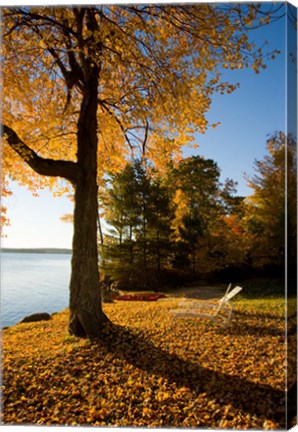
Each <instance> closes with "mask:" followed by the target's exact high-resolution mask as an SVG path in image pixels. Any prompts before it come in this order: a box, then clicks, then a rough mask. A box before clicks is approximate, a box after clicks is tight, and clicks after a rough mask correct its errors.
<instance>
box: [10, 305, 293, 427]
mask: <svg viewBox="0 0 298 432" xmlns="http://www.w3.org/2000/svg"><path fill="white" fill-rule="evenodd" d="M176 305H177V300H176V299H163V300H159V301H158V302H141V301H139V302H138V301H136V302H129V301H127V302H125V301H121V302H115V303H112V304H105V305H104V309H105V312H106V313H107V315H108V316H109V317H110V319H111V321H112V322H113V326H111V327H110V329H109V331H108V332H107V334H106V335H105V337H104V338H103V340H102V341H92V342H90V341H89V340H82V339H79V338H74V337H71V336H68V335H67V320H68V312H67V310H66V311H63V312H61V313H58V314H55V315H54V316H53V319H52V320H51V321H47V322H39V323H31V324H20V325H16V326H14V327H11V328H10V329H7V330H5V331H3V359H2V362H3V363H2V364H3V383H2V384H3V421H4V422H5V423H18V424H24V423H30V424H46V425H50V424H51V425H55V424H60V425H78V424H79V425H102V426H133V425H134V426H150V427H158V426H163V427H195V428H200V427H203V428H209V427H211V428H229V429H231V428H238V429H246V428H257V429H260V428H261V429H280V428H284V427H285V411H284V406H285V400H284V389H285V322H284V319H283V304H282V301H281V300H280V301H278V300H274V299H272V300H266V301H263V303H262V301H261V300H258V301H253V300H246V301H245V300H243V301H239V302H237V305H236V308H235V309H236V311H235V313H234V315H233V318H232V321H231V325H230V326H228V327H220V326H218V325H217V324H215V323H213V322H209V321H204V320H200V319H185V318H179V319H178V318H176V319H175V318H173V316H172V315H170V314H169V312H168V311H169V309H171V308H173V307H175V306H176Z"/></svg>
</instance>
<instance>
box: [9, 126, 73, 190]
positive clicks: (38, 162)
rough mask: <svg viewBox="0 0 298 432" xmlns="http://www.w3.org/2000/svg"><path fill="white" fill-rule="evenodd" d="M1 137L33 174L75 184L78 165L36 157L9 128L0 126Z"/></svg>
mask: <svg viewBox="0 0 298 432" xmlns="http://www.w3.org/2000/svg"><path fill="white" fill-rule="evenodd" d="M1 136H2V137H3V136H5V138H6V140H7V143H8V144H9V145H10V147H11V148H12V149H13V150H14V151H15V152H16V153H18V155H19V156H21V158H22V159H23V160H24V162H26V163H27V164H28V165H29V166H30V168H32V169H33V170H34V171H35V172H37V173H38V174H41V175H45V176H51V177H63V178H65V179H67V180H69V181H71V182H72V183H73V184H76V183H77V179H78V175H79V167H78V164H77V163H75V162H71V161H64V160H54V159H45V158H42V157H40V156H38V155H37V154H36V153H35V151H34V150H32V149H31V148H30V147H28V146H27V144H25V143H24V142H23V141H22V140H21V139H20V138H19V137H18V135H17V134H16V133H15V131H14V130H13V129H11V128H10V127H9V126H6V125H2V127H1Z"/></svg>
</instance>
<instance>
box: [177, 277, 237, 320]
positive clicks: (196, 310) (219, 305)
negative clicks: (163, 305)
mask: <svg viewBox="0 0 298 432" xmlns="http://www.w3.org/2000/svg"><path fill="white" fill-rule="evenodd" d="M231 286H232V285H231V284H230V285H229V286H228V288H227V291H226V293H225V295H224V296H223V297H222V298H221V299H219V300H218V301H216V302H207V301H203V302H198V301H187V300H185V301H183V302H182V303H179V306H180V308H177V309H171V310H170V313H171V314H173V315H174V316H175V317H193V318H206V319H211V320H215V321H222V322H223V323H228V322H229V321H230V318H231V315H232V312H233V306H232V304H231V303H230V300H231V299H232V298H233V297H235V295H237V294H238V293H239V292H240V291H241V290H242V287H240V286H236V287H235V288H233V289H232V290H231V291H230V289H231Z"/></svg>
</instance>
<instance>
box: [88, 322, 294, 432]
mask: <svg viewBox="0 0 298 432" xmlns="http://www.w3.org/2000/svg"><path fill="white" fill-rule="evenodd" d="M93 343H96V344H98V350H101V352H102V350H106V351H107V352H111V353H113V355H115V356H117V357H119V358H121V359H124V360H125V361H126V362H128V363H130V364H131V365H133V366H134V367H136V368H139V369H141V370H143V371H146V372H148V373H150V374H154V375H157V376H160V377H163V378H166V379H167V380H168V381H169V382H170V383H175V384H176V385H177V386H178V387H188V388H189V389H190V390H192V391H193V392H194V393H195V394H196V395H197V396H198V395H199V394H200V393H207V395H208V397H209V398H210V399H216V400H218V401H219V402H220V403H224V404H225V405H226V404H230V405H232V406H233V407H234V408H235V409H237V410H243V411H245V412H247V413H249V414H250V415H257V416H259V417H262V416H264V417H265V418H269V419H272V420H275V421H278V422H279V423H280V425H281V426H282V427H284V426H285V424H286V421H285V418H286V412H285V393H284V392H283V391H281V390H278V389H275V388H273V387H271V386H269V385H262V384H257V383H254V382H252V381H249V380H247V379H244V378H241V377H236V376H231V375H228V374H224V373H219V372H216V371H213V370H211V369H208V368H206V367H202V366H200V365H198V364H197V363H194V362H191V361H187V360H184V359H182V358H181V357H179V356H178V355H176V354H172V353H169V352H167V351H166V350H164V349H162V348H160V347H158V346H156V345H154V344H153V343H152V342H151V341H150V340H148V338H146V337H145V336H144V335H142V334H140V333H137V332H135V331H132V330H131V329H127V328H124V327H122V326H119V325H115V324H109V326H108V328H107V329H106V331H105V332H104V338H103V339H100V340H94V341H93Z"/></svg>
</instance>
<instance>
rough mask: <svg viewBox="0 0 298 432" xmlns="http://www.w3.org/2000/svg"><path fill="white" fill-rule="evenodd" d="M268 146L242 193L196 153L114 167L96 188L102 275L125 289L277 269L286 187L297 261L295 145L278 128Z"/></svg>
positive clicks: (280, 266)
mask: <svg viewBox="0 0 298 432" xmlns="http://www.w3.org/2000/svg"><path fill="white" fill-rule="evenodd" d="M267 150H268V154H267V155H266V156H265V157H264V159H263V160H261V161H256V162H255V175H254V176H253V177H252V178H250V179H248V183H249V186H250V187H251V188H252V195H251V196H250V197H246V198H244V197H241V196H237V195H236V183H235V182H234V181H233V180H230V179H227V180H226V181H225V183H224V184H222V183H221V182H220V180H219V178H220V170H219V168H218V166H217V164H216V162H214V161H213V160H210V159H204V158H203V157H201V156H192V157H188V158H185V159H182V160H180V161H179V162H176V163H174V162H171V163H169V165H168V169H167V170H166V171H162V172H160V171H158V170H157V169H156V168H155V167H154V166H153V164H152V163H151V162H150V161H149V160H147V159H145V158H141V159H134V160H131V161H129V162H128V163H127V165H126V166H125V168H124V169H123V170H122V171H120V172H118V173H116V174H115V173H113V174H112V173H111V174H110V175H109V176H107V177H106V179H105V182H104V183H105V184H104V187H102V188H100V193H99V200H100V208H101V211H102V216H103V217H104V219H105V220H106V221H107V223H108V226H109V229H108V232H107V233H106V234H105V235H104V236H101V241H100V253H101V267H102V269H101V270H102V273H103V274H104V275H106V276H108V277H110V278H111V280H115V281H117V282H118V283H119V284H120V286H122V287H123V288H128V289H158V288H159V287H160V286H164V285H165V284H169V283H175V282H177V283H179V282H181V280H185V279H192V278H197V277H204V278H210V277H211V278H217V279H218V278H219V279H222V280H225V279H228V280H232V279H233V278H236V279H239V277H244V276H245V275H248V274H252V273H258V274H265V273H266V271H267V273H268V272H270V274H271V275H272V271H274V274H276V275H281V274H282V272H283V271H284V263H285V221H286V219H285V218H286V213H285V197H286V195H285V191H286V187H287V192H288V195H289V196H290V199H288V206H287V207H288V218H287V228H288V230H287V232H288V237H289V238H288V240H289V245H290V246H289V260H290V262H293V263H294V261H295V239H296V213H295V211H296V193H295V192H296V153H295V152H296V143H295V140H294V139H293V138H292V137H289V138H288V140H287V146H285V136H284V134H283V133H275V134H273V135H272V136H271V137H270V138H269V139H268V142H267ZM286 150H287V153H286ZM286 161H287V164H286V163H285V162H286ZM286 174H287V175H286ZM290 249H291V250H290Z"/></svg>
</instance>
